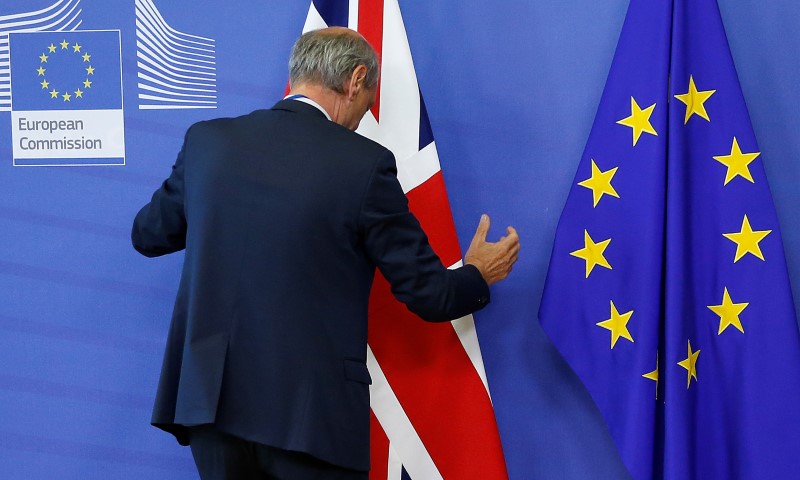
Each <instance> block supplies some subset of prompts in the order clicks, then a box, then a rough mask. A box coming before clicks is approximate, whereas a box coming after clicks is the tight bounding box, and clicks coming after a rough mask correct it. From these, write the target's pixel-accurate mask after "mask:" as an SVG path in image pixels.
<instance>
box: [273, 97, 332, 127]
mask: <svg viewBox="0 0 800 480" xmlns="http://www.w3.org/2000/svg"><path fill="white" fill-rule="evenodd" d="M288 98H291V99H292V100H297V101H298V102H303V103H307V104H309V105H311V106H314V107H316V108H317V110H319V111H320V112H322V113H323V114H324V115H325V118H327V119H328V120H330V121H333V119H332V118H331V116H330V115H328V112H326V111H325V109H324V108H322V105H320V104H319V103H317V102H315V101H314V100H311V99H310V98H308V97H306V96H305V95H286V96H285V97H283V99H284V100H286V99H288Z"/></svg>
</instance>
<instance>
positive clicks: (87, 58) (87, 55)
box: [83, 53, 92, 62]
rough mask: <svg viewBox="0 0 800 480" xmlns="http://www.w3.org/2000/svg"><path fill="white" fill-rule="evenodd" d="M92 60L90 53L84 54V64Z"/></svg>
mask: <svg viewBox="0 0 800 480" xmlns="http://www.w3.org/2000/svg"><path fill="white" fill-rule="evenodd" d="M90 58H92V56H91V55H89V54H88V53H84V54H83V61H84V62H88V61H89V59H90Z"/></svg>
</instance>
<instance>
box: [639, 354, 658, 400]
mask: <svg viewBox="0 0 800 480" xmlns="http://www.w3.org/2000/svg"><path fill="white" fill-rule="evenodd" d="M642 376H643V377H644V378H646V379H648V380H653V381H654V382H656V398H658V352H656V369H655V370H653V371H652V372H647V373H645V374H643V375H642Z"/></svg>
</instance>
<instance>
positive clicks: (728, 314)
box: [708, 287, 750, 335]
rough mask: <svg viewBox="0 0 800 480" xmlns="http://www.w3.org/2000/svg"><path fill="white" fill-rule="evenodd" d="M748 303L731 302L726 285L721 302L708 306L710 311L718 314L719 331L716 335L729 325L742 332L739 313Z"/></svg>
mask: <svg viewBox="0 0 800 480" xmlns="http://www.w3.org/2000/svg"><path fill="white" fill-rule="evenodd" d="M748 305H750V304H749V303H733V300H731V296H730V294H728V287H725V292H724V293H723V294H722V304H720V305H709V306H708V308H709V309H710V310H711V311H712V312H714V313H716V314H717V315H718V316H719V332H717V335H720V334H722V332H724V331H725V329H726V328H728V327H729V326H731V325H733V326H734V327H736V329H737V330H739V331H740V332H742V333H744V327H742V321H741V320H739V315H740V314H741V313H742V311H743V310H744V309H745V308H747V306H748Z"/></svg>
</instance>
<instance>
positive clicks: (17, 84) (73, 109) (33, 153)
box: [9, 30, 125, 166]
mask: <svg viewBox="0 0 800 480" xmlns="http://www.w3.org/2000/svg"><path fill="white" fill-rule="evenodd" d="M120 45H121V44H120V32H119V31H118V30H98V31H71V32H30V33H25V32H16V33H11V34H10V35H9V48H10V60H11V62H10V63H11V91H12V96H11V137H12V142H13V156H14V165H15V166H56V165H60V166H68V165H70V166H76V165H124V164H125V141H124V120H123V105H122V67H121V60H120V59H121V52H120Z"/></svg>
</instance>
